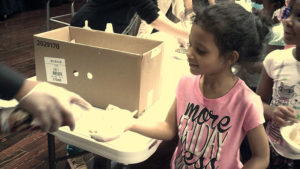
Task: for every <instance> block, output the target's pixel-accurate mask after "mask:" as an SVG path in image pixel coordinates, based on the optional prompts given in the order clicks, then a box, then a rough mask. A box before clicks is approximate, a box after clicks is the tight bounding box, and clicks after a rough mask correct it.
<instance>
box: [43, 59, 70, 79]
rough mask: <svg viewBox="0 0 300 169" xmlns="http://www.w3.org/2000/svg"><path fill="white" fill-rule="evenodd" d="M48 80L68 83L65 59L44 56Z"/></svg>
mask: <svg viewBox="0 0 300 169" xmlns="http://www.w3.org/2000/svg"><path fill="white" fill-rule="evenodd" d="M44 59H45V68H46V76H47V81H48V82H54V83H63V84H67V73H66V64H65V59H61V58H52V57H44Z"/></svg>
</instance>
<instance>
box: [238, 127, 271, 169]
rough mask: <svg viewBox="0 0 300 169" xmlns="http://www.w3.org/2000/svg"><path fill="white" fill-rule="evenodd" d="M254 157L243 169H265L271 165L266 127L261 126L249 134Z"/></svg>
mask: <svg viewBox="0 0 300 169" xmlns="http://www.w3.org/2000/svg"><path fill="white" fill-rule="evenodd" d="M247 138H248V142H249V146H250V149H251V153H252V156H251V158H250V160H249V161H247V162H246V163H245V165H244V167H243V169H250V168H251V169H260V168H261V169H265V168H267V166H268V165H269V160H270V150H269V144H268V139H267V135H266V132H265V128H264V126H263V125H262V124H261V125H259V126H257V127H255V128H254V129H251V130H250V131H248V133H247Z"/></svg>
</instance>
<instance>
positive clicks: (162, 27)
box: [150, 13, 189, 40]
mask: <svg viewBox="0 0 300 169" xmlns="http://www.w3.org/2000/svg"><path fill="white" fill-rule="evenodd" d="M150 25H151V26H152V27H153V28H155V29H157V30H159V31H162V32H165V33H169V34H171V35H173V36H175V37H180V38H182V39H184V40H188V38H189V31H187V30H185V29H183V28H181V27H180V26H179V25H176V24H175V23H174V22H172V21H170V20H169V19H168V18H167V17H165V16H164V15H163V14H161V13H160V14H159V17H158V18H157V19H155V20H154V21H153V22H152V23H151V24H150Z"/></svg>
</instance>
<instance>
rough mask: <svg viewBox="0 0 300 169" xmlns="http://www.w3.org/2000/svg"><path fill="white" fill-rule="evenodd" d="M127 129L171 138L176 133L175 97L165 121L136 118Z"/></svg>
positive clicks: (164, 138)
mask: <svg viewBox="0 0 300 169" xmlns="http://www.w3.org/2000/svg"><path fill="white" fill-rule="evenodd" d="M128 129H129V130H131V131H133V132H137V133H140V134H142V135H145V136H148V137H151V138H155V139H159V140H172V139H173V138H174V137H175V136H176V134H177V125H176V99H175V101H174V103H173V104H172V106H171V108H170V110H169V112H168V115H167V117H166V120H165V121H161V122H148V121H145V120H143V119H142V120H140V119H136V120H135V122H134V123H133V125H131V126H130V127H129V128H128Z"/></svg>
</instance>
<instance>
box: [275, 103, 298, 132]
mask: <svg viewBox="0 0 300 169" xmlns="http://www.w3.org/2000/svg"><path fill="white" fill-rule="evenodd" d="M296 116H297V113H296V111H295V110H294V109H292V108H290V107H288V106H278V107H275V108H274V109H273V113H272V121H274V122H275V123H276V124H277V125H278V126H279V127H284V126H287V125H292V124H294V123H297V122H299V120H298V119H297V118H296Z"/></svg>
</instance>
